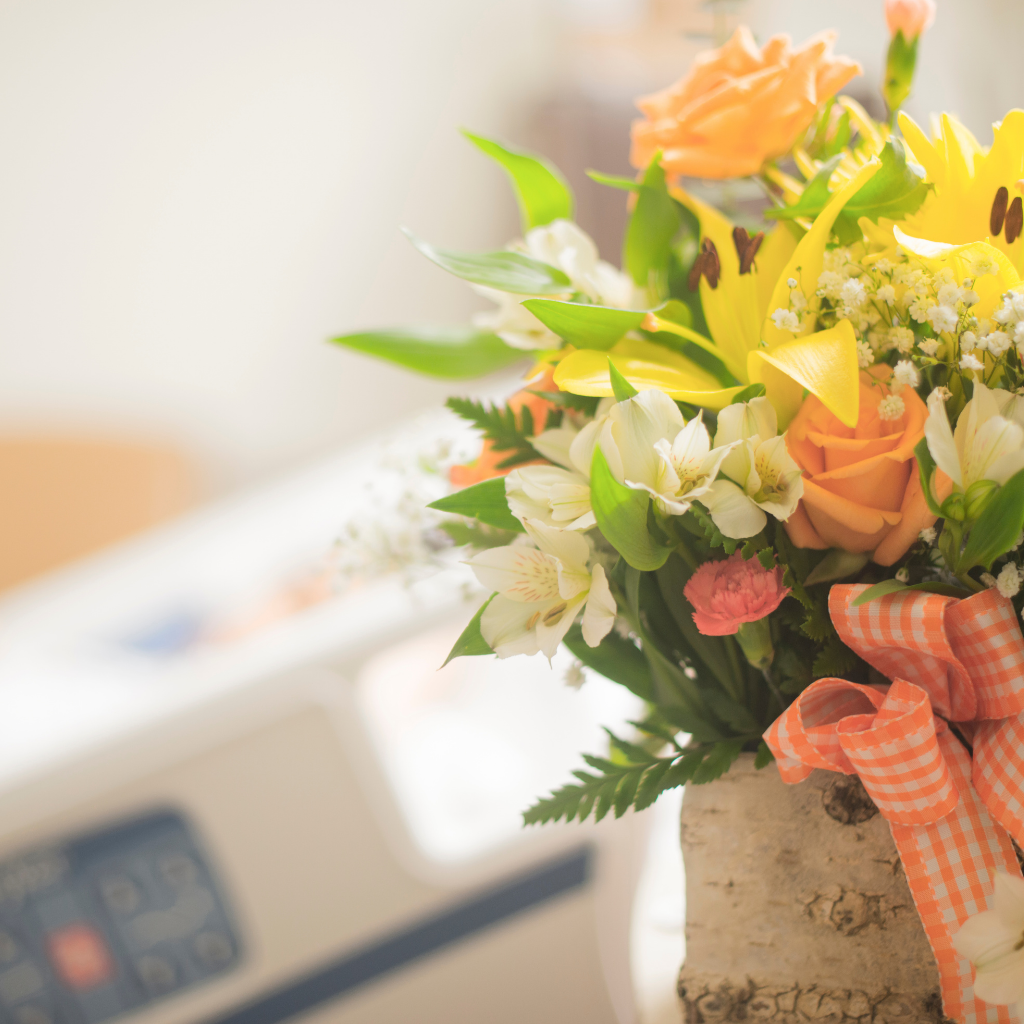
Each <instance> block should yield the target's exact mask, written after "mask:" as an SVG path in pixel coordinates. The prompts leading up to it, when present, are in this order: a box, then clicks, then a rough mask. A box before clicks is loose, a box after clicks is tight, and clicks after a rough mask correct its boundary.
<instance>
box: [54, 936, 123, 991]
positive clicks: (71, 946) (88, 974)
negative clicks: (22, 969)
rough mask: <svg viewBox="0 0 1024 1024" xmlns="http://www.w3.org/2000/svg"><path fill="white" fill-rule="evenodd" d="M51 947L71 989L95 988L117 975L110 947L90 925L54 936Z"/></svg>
mask: <svg viewBox="0 0 1024 1024" xmlns="http://www.w3.org/2000/svg"><path fill="white" fill-rule="evenodd" d="M47 943H48V945H49V947H50V959H51V960H53V964H54V967H56V968H57V973H58V974H59V975H60V977H61V978H62V979H63V981H64V982H65V984H67V985H69V986H70V987H71V988H77V989H87V988H95V987H96V986H97V985H102V984H103V982H105V981H109V979H110V978H112V977H113V975H114V963H113V961H112V960H111V957H110V951H109V950H108V949H107V944H106V943H105V942H104V941H103V937H102V936H101V935H100V933H99V932H98V931H96V929H95V928H90V927H89V926H88V925H87V924H69V925H67V926H66V927H65V928H61V929H60V930H59V931H55V932H50V934H49V936H48V937H47Z"/></svg>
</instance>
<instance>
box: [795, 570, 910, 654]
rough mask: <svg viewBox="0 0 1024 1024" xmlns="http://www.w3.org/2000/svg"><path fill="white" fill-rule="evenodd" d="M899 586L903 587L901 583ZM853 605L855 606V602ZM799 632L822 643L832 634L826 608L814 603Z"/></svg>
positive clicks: (830, 621)
mask: <svg viewBox="0 0 1024 1024" xmlns="http://www.w3.org/2000/svg"><path fill="white" fill-rule="evenodd" d="M893 582H895V581H893ZM899 585H900V586H903V584H902V583H901V584H899ZM854 603H855V604H856V602H854ZM800 631H801V632H802V633H803V634H804V636H806V637H808V638H809V639H811V640H814V641H815V642H816V643H819V644H820V643H824V642H825V641H826V640H827V639H828V638H829V637H830V636H832V635H833V632H834V630H833V627H832V620H831V618H829V614H828V608H826V607H825V606H824V605H823V604H819V603H818V602H817V601H815V602H814V604H813V605H812V607H811V609H810V610H809V612H808V613H807V618H805V619H804V621H803V625H801V627H800Z"/></svg>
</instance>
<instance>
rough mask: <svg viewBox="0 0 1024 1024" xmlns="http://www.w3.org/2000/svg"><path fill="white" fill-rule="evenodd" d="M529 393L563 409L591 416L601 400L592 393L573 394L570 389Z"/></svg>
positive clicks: (531, 391) (532, 391)
mask: <svg viewBox="0 0 1024 1024" xmlns="http://www.w3.org/2000/svg"><path fill="white" fill-rule="evenodd" d="M530 394H531V395H539V396H540V397H541V398H543V399H545V401H548V402H550V403H551V404H552V405H557V406H560V407H561V408H563V409H575V410H576V411H577V412H581V413H583V415H584V416H593V415H594V414H595V413H596V412H597V407H598V405H599V404H600V402H601V399H600V398H597V397H596V396H594V395H574V394H573V393H572V392H571V391H534V390H532V389H531V390H530Z"/></svg>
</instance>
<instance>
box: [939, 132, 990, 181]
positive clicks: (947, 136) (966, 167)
mask: <svg viewBox="0 0 1024 1024" xmlns="http://www.w3.org/2000/svg"><path fill="white" fill-rule="evenodd" d="M942 138H943V141H944V142H945V143H946V166H947V167H948V168H949V181H948V184H949V185H950V186H951V187H953V188H957V189H966V188H967V187H968V186H969V185H970V183H971V178H973V177H974V158H975V157H977V156H983V155H984V153H983V152H982V148H981V146H979V145H978V140H977V139H976V138H975V137H974V136H973V135H972V134H971V133H970V132H969V131H968V130H967V129H966V128H965V127H964V126H963V125H962V124H961V123H960V122H959V121H957V120H956V119H955V118H952V117H950V116H949V114H943V115H942Z"/></svg>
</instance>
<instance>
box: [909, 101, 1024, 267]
mask: <svg viewBox="0 0 1024 1024" xmlns="http://www.w3.org/2000/svg"><path fill="white" fill-rule="evenodd" d="M899 125H900V131H901V132H902V133H903V137H904V139H905V140H906V143H907V146H908V148H909V149H910V151H911V152H912V153H913V155H914V159H916V160H917V162H918V163H919V164H921V166H922V167H924V169H925V172H926V173H927V175H928V180H929V181H931V182H933V183H934V185H935V189H934V191H933V193H932V194H931V195H930V196H929V197H928V198H927V199H926V200H925V201H924V204H923V205H922V206H921V208H920V209H919V210H918V211H917V212H916V213H913V214H911V215H910V216H908V217H907V218H906V219H905V220H904V221H902V222H901V226H902V228H903V229H904V230H905V232H906V233H907V234H909V235H912V236H915V237H917V238H922V239H936V240H938V241H940V242H945V243H949V244H952V245H964V244H966V243H969V242H975V241H978V240H982V241H985V242H988V243H989V244H990V245H993V246H995V247H996V248H997V249H999V250H1000V251H1001V252H1003V253H1005V254H1006V256H1007V257H1008V259H1009V261H1010V263H1012V264H1013V266H1014V268H1015V269H1016V271H1017V273H1018V274H1019V273H1021V272H1022V271H1024V240H1022V238H1024V231H1022V225H1024V198H1022V193H1024V110H1011V111H1010V112H1009V113H1008V114H1007V115H1006V117H1004V118H1003V120H1002V121H1001V122H1000V123H998V124H996V125H993V129H992V146H991V148H989V149H987V150H986V149H984V148H983V147H982V146H981V145H980V144H979V143H978V140H977V139H976V138H975V137H974V136H973V135H972V134H971V133H970V132H969V131H968V130H967V129H966V128H965V127H964V126H963V125H962V124H961V123H960V122H959V121H958V120H957V119H956V118H955V117H952V116H951V115H949V114H943V115H942V118H941V119H940V122H939V134H938V135H937V136H936V137H935V138H933V139H929V138H928V136H927V135H926V134H925V132H924V131H923V130H922V129H921V127H920V126H919V125H918V124H917V123H916V122H915V121H914V120H913V118H911V117H909V116H907V115H906V114H902V113H901V114H900V115H899Z"/></svg>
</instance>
